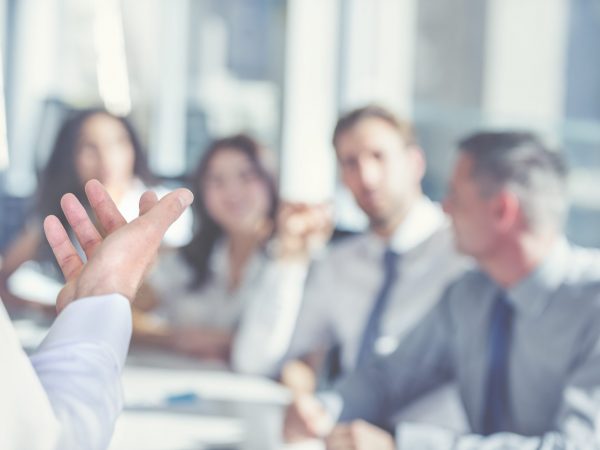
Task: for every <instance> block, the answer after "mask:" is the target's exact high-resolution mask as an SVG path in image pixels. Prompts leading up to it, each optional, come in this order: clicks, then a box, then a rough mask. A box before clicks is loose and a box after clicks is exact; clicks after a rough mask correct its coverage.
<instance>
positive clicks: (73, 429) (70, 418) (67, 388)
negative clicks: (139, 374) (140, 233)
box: [0, 294, 131, 450]
mask: <svg viewBox="0 0 600 450" xmlns="http://www.w3.org/2000/svg"><path fill="white" fill-rule="evenodd" d="M0 310H2V311H0V358H1V360H2V363H3V367H4V368H5V369H4V370H2V371H0V373H1V375H0V421H1V423H2V428H1V429H2V431H0V448H7V449H8V448H10V449H15V450H20V449H23V450H38V449H40V450H41V449H44V450H46V449H48V450H50V449H61V450H71V449H73V450H75V449H90V450H95V449H105V448H106V447H107V446H108V445H109V443H110V439H111V436H112V431H113V428H114V424H115V421H116V418H117V416H118V414H119V412H120V410H121V408H122V404H123V395H122V390H121V383H120V373H121V370H122V368H123V364H124V362H125V357H126V355H127V350H128V348H129V341H130V338H131V308H130V305H129V302H128V300H127V299H125V298H124V297H123V296H121V295H117V294H114V295H106V296H99V297H90V298H86V299H80V300H78V301H76V302H73V303H72V304H70V305H69V306H67V307H66V308H65V309H64V310H63V312H62V313H61V314H60V315H59V316H58V318H57V319H56V321H55V323H54V324H53V325H52V327H51V328H50V331H49V333H48V336H47V337H46V339H44V341H43V342H42V344H41V345H40V347H39V349H38V350H37V351H36V353H35V354H34V355H32V357H31V358H30V360H28V358H27V356H26V355H25V353H24V352H23V350H22V349H21V347H20V345H19V342H18V340H17V338H16V335H15V333H14V330H13V329H12V326H11V324H10V321H9V320H8V317H7V316H6V313H5V312H4V310H3V308H0Z"/></svg>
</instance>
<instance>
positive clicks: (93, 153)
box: [75, 113, 135, 188]
mask: <svg viewBox="0 0 600 450" xmlns="http://www.w3.org/2000/svg"><path fill="white" fill-rule="evenodd" d="M134 164H135V152H134V150H133V144H132V143H131V139H130V137H129V133H128V132H127V129H126V128H125V126H124V125H123V124H122V123H121V121H119V120H118V119H115V118H114V117H111V116H109V115H106V114H102V113H99V114H94V115H93V116H91V117H89V118H88V119H86V121H85V122H84V124H83V126H82V127H81V131H80V133H79V138H78V140H77V145H76V149H75V168H76V170H77V175H78V176H79V179H80V180H81V181H82V182H83V183H85V182H86V181H88V180H90V179H92V178H95V179H97V180H99V181H100V182H101V183H102V184H104V185H105V186H107V187H108V188H126V187H127V186H128V185H129V184H130V183H131V180H132V178H133V168H134Z"/></svg>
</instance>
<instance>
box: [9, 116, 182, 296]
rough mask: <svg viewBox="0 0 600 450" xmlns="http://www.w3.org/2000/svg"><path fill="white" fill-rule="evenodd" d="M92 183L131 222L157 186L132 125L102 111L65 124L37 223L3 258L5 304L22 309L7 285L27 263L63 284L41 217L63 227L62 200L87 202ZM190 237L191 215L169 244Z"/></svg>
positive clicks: (44, 182)
mask: <svg viewBox="0 0 600 450" xmlns="http://www.w3.org/2000/svg"><path fill="white" fill-rule="evenodd" d="M90 179H98V180H99V181H100V182H101V183H103V184H104V185H105V186H106V189H107V190H108V192H109V194H110V195H111V197H112V198H113V199H114V201H115V202H116V204H117V205H118V207H119V210H120V211H121V213H122V214H123V215H124V217H125V218H126V219H127V220H132V219H134V218H135V217H136V214H137V211H136V210H137V201H138V200H137V199H138V198H139V197H140V195H141V194H142V193H143V192H144V191H145V190H146V189H147V188H148V187H149V186H151V185H153V184H154V180H153V178H152V176H151V175H150V171H149V170H148V166H147V163H146V157H145V154H144V152H143V150H142V147H141V144H140V140H139V138H138V136H137V134H136V133H135V130H134V129H133V127H132V126H131V124H130V123H129V121H128V120H127V119H125V118H123V117H118V116H115V115H113V114H111V113H109V112H107V111H105V110H103V109H89V110H83V111H76V112H74V113H73V114H72V115H71V116H70V117H68V118H67V119H66V120H65V122H64V123H63V124H62V126H61V128H60V130H59V132H58V135H57V138H56V141H55V143H54V146H53V149H52V153H51V155H50V157H49V160H48V163H47V165H46V167H45V169H44V170H43V171H42V173H41V175H40V177H39V186H38V190H37V194H36V197H35V200H36V203H35V207H34V211H33V214H32V217H31V218H30V219H29V222H28V224H27V225H26V228H25V229H24V231H23V232H22V233H21V234H20V235H19V236H18V237H17V239H16V240H15V241H14V242H13V243H12V244H11V245H10V246H9V247H8V248H7V250H6V252H5V254H4V255H3V256H4V258H3V259H4V263H3V266H2V269H1V270H0V294H2V296H3V297H4V299H5V301H7V302H9V301H10V300H12V302H10V303H11V304H16V305H19V304H22V303H20V302H18V300H19V299H17V298H15V296H14V295H12V293H11V292H10V291H9V289H8V286H7V280H8V278H9V277H10V276H11V275H12V274H13V273H14V272H15V271H16V270H17V269H18V268H19V267H20V266H21V265H22V264H24V263H25V262H28V261H35V262H36V264H33V265H32V267H35V270H36V271H38V269H39V271H40V272H41V273H43V274H44V275H47V276H49V277H50V278H54V279H57V280H60V279H61V274H60V271H59V270H58V268H57V267H56V264H55V262H54V260H53V257H52V252H51V250H50V247H49V246H48V245H47V243H46V242H45V241H44V240H43V239H42V228H41V217H45V216H47V215H56V216H57V217H59V218H60V219H61V221H63V223H64V222H65V217H64V214H63V213H62V211H61V210H60V207H59V204H60V198H61V196H62V195H63V194H65V193H66V192H73V193H75V195H77V196H78V198H84V195H83V186H84V184H85V183H86V182H87V181H88V180H90ZM154 189H155V190H156V191H157V193H159V194H160V195H164V194H165V193H166V190H165V189H163V188H160V187H155V188H154ZM84 204H85V202H84ZM86 207H89V205H87V204H86ZM190 231H191V216H190V215H189V213H187V214H186V215H184V217H183V218H182V219H180V220H179V221H178V222H177V223H176V224H175V225H174V226H173V227H172V228H171V229H170V230H169V232H168V233H167V235H166V238H165V241H164V243H165V244H166V245H173V246H177V245H182V244H183V243H185V242H186V241H187V240H189V234H190ZM61 281H62V280H61ZM25 300H27V299H26V298H25Z"/></svg>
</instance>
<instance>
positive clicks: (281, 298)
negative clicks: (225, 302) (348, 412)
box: [233, 197, 469, 375]
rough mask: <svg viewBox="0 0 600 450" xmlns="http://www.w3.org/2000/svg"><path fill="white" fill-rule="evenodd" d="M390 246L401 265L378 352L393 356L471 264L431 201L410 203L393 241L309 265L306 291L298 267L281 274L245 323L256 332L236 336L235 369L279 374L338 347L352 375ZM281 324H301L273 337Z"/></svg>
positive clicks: (353, 244)
mask: <svg viewBox="0 0 600 450" xmlns="http://www.w3.org/2000/svg"><path fill="white" fill-rule="evenodd" d="M386 246H390V247H391V248H392V249H393V250H395V251H396V252H397V253H398V254H399V255H400V256H401V261H400V264H399V274H398V278H397V281H396V282H395V284H394V286H393V288H392V292H391V294H390V301H389V303H388V305H387V307H386V310H385V313H384V315H383V321H382V323H381V325H380V326H381V330H382V333H381V337H380V338H379V340H378V342H377V343H376V350H377V352H378V353H380V354H387V353H391V352H393V351H394V350H395V348H396V347H397V345H398V343H399V342H400V340H402V338H403V337H404V336H405V335H406V334H407V332H408V331H409V330H410V329H412V328H413V327H414V325H415V324H416V323H418V322H419V321H420V320H421V318H422V317H423V316H424V315H425V314H426V313H427V312H428V311H429V310H430V309H431V308H432V307H433V306H434V305H435V304H436V303H437V301H438V300H439V298H440V297H441V294H442V292H443V290H444V288H445V286H446V285H447V284H448V282H449V281H451V280H452V279H454V278H455V277H457V276H458V275H459V274H460V273H462V272H463V271H464V269H465V268H466V267H467V266H468V265H469V264H468V261H467V260H466V259H465V258H464V257H461V256H459V255H458V254H457V252H456V251H455V249H454V243H453V239H452V234H451V231H450V228H449V224H448V222H447V219H446V217H445V215H444V213H443V212H442V210H441V208H440V207H439V205H436V204H434V203H432V202H431V201H430V200H429V199H427V198H426V197H423V198H422V199H421V200H420V201H419V202H418V203H417V204H416V205H414V206H413V208H412V209H411V211H409V214H408V216H407V217H406V219H405V220H404V221H403V223H402V224H401V225H400V226H399V227H398V228H397V230H396V231H395V233H394V234H393V236H392V238H391V240H390V242H389V243H387V242H385V241H384V240H383V239H381V238H380V237H378V236H377V235H375V234H374V233H372V232H369V233H365V234H362V235H359V236H357V237H353V238H347V239H345V240H343V241H341V242H339V243H337V244H335V245H333V246H332V247H331V249H330V250H329V251H328V252H327V254H326V255H325V256H324V257H323V258H322V259H321V260H320V261H318V262H316V263H315V264H314V266H313V267H312V268H311V270H310V274H309V276H308V280H307V282H306V285H305V286H304V283H303V280H304V277H303V274H302V271H301V270H300V269H299V268H297V267H296V268H295V269H294V270H292V269H288V270H281V275H280V279H279V284H280V288H279V289H277V290H271V291H265V292H263V293H262V295H261V296H260V298H258V299H256V300H255V307H254V310H255V311H256V313H255V315H256V317H254V318H253V319H252V320H247V321H246V323H247V324H249V325H252V328H250V327H246V328H244V327H242V328H241V329H240V331H239V333H238V337H237V339H236V343H235V347H234V353H233V366H234V368H235V369H237V370H239V371H243V372H250V373H262V374H267V375H275V374H276V373H277V371H278V370H279V369H280V367H281V364H282V362H283V361H284V360H288V359H293V358H297V357H301V356H303V355H305V354H307V353H310V352H313V351H315V350H319V349H322V348H329V347H332V346H335V345H339V346H340V347H341V357H342V366H343V367H342V368H343V370H344V371H350V370H352V369H353V368H354V365H355V362H356V358H357V354H358V349H359V346H360V342H361V338H362V331H363V330H364V327H365V324H366V321H367V320H368V318H369V314H370V311H371V308H372V306H373V302H374V301H375V299H376V296H377V293H378V292H379V289H380V287H381V284H382V282H383V276H384V271H383V269H382V261H383V254H384V252H385V249H386ZM282 265H283V264H282ZM286 277H287V278H286ZM303 291H304V293H303ZM298 310H299V311H298ZM249 313H250V312H249ZM260 314H262V317H260ZM277 314H279V316H277ZM296 317H297V320H296ZM281 322H283V323H286V324H287V326H288V330H290V329H291V324H293V323H294V322H296V326H295V331H293V335H291V334H292V333H291V332H288V334H290V335H291V336H288V335H285V334H283V335H282V333H281V331H279V334H277V333H276V332H277V331H278V330H281V329H282V328H284V327H282V326H278V325H279V324H280V323H281ZM282 339H283V341H284V342H285V345H283V346H282V345H279V346H278V347H276V350H277V352H275V351H266V350H268V349H269V348H275V346H273V345H271V344H270V343H271V342H274V341H278V340H279V341H281V340H282ZM265 370H266V371H265Z"/></svg>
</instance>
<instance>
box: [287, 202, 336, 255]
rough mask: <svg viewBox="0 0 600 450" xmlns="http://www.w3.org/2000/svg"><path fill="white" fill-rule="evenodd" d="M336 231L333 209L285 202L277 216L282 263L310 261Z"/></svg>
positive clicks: (321, 205) (323, 205) (329, 206)
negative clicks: (313, 254) (287, 260)
mask: <svg viewBox="0 0 600 450" xmlns="http://www.w3.org/2000/svg"><path fill="white" fill-rule="evenodd" d="M332 230H333V219H332V211H331V205H329V204H327V203H323V204H319V205H309V204H306V203H292V202H284V203H282V204H281V206H280V208H279V212H278V215H277V250H278V254H279V257H280V258H282V259H307V258H308V257H310V255H311V254H312V253H313V252H314V251H315V250H318V249H319V248H321V247H322V246H323V245H325V244H326V243H327V241H328V240H329V238H330V236H331V232H332Z"/></svg>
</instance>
